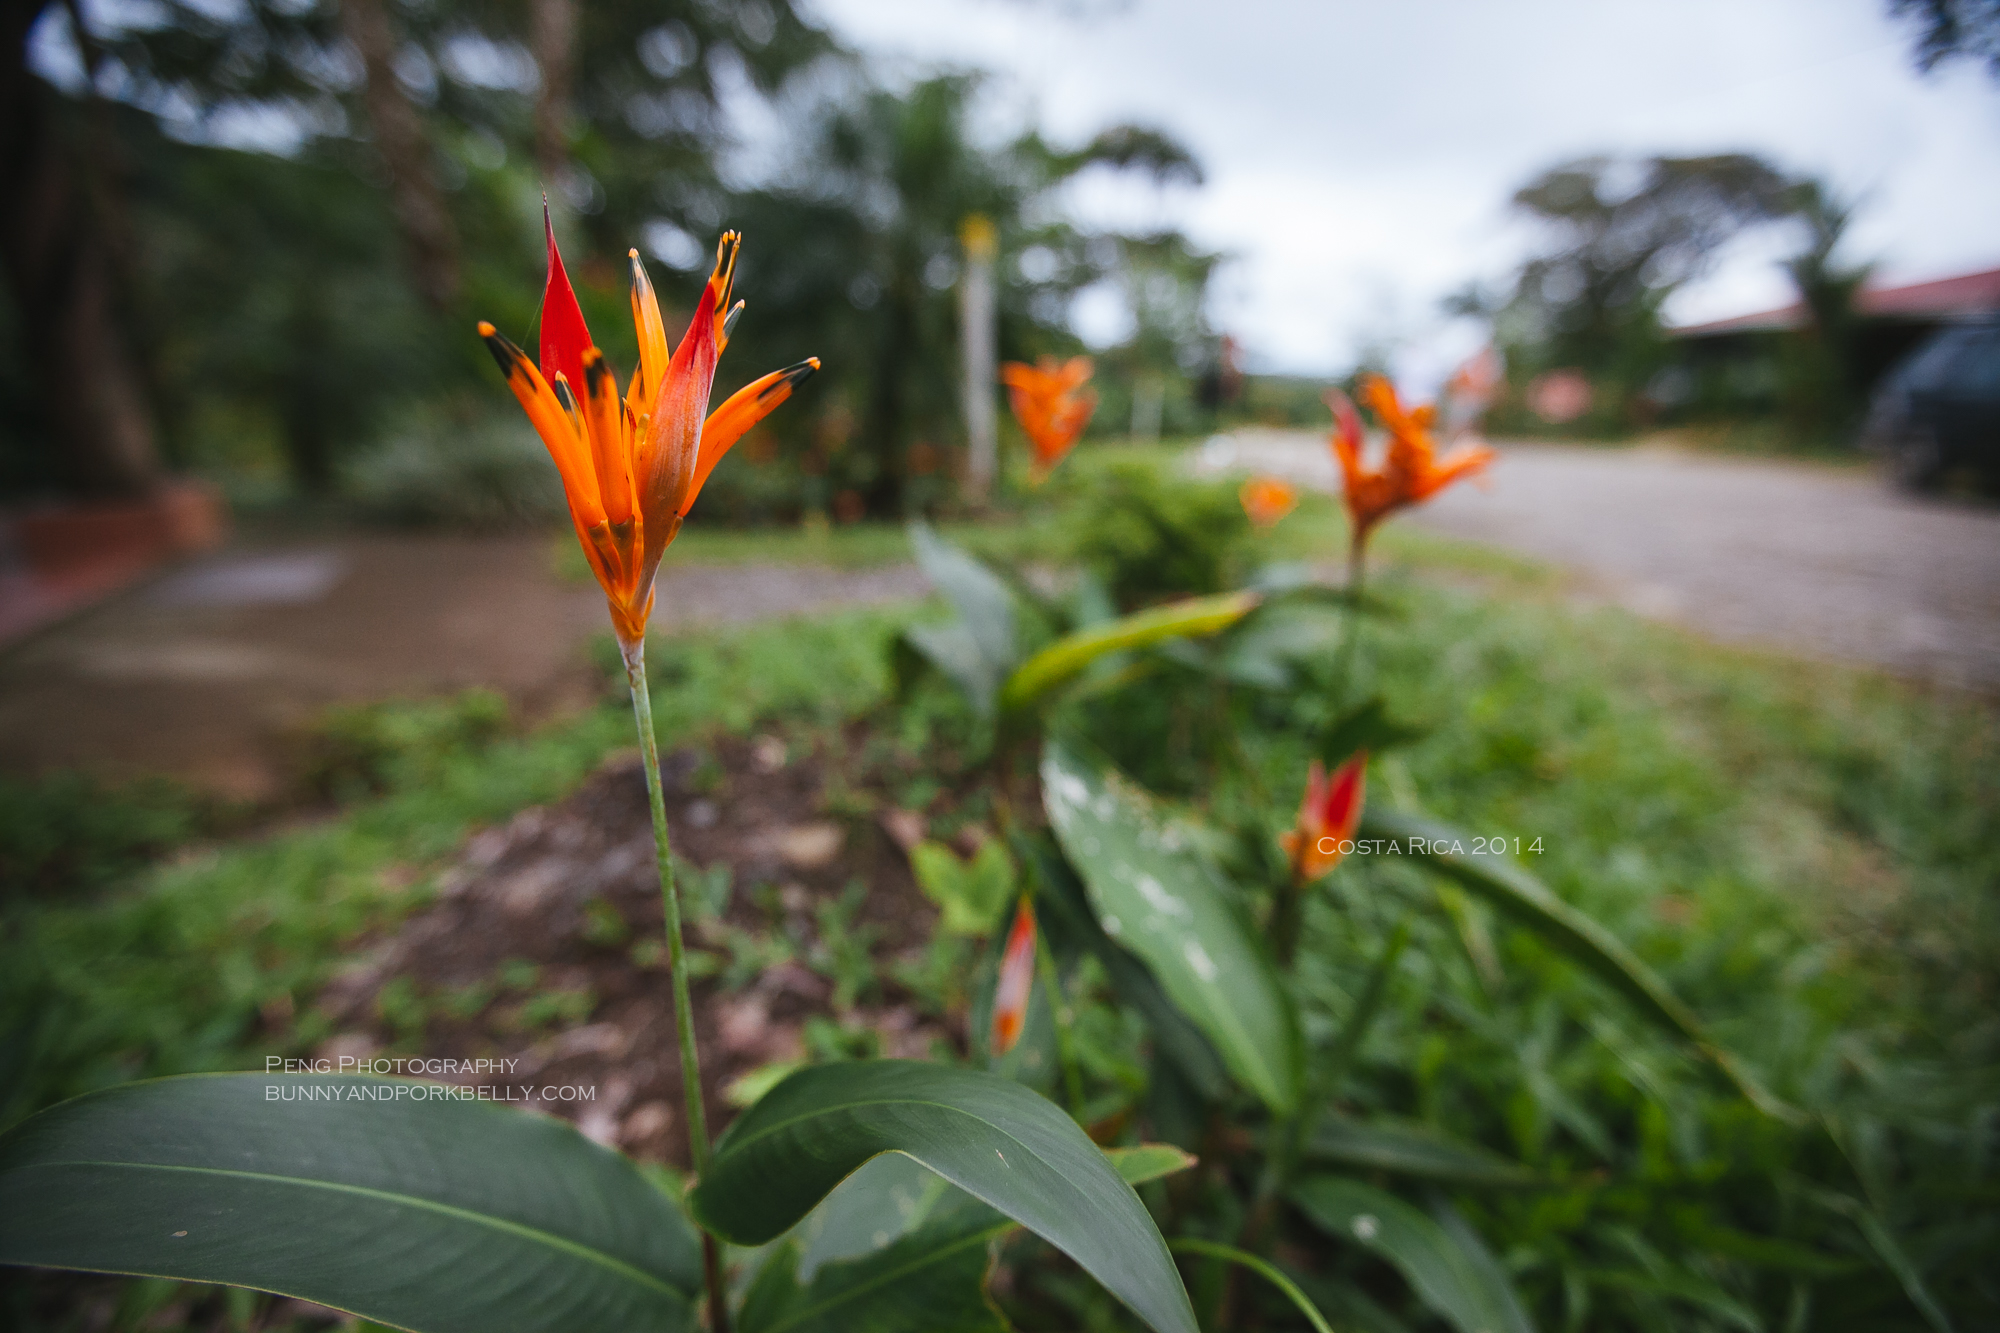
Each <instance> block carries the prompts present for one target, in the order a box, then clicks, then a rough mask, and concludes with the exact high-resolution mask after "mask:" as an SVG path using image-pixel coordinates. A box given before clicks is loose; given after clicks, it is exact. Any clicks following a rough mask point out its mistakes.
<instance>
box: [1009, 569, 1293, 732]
mask: <svg viewBox="0 0 2000 1333" xmlns="http://www.w3.org/2000/svg"><path fill="white" fill-rule="evenodd" d="M1257 600H1258V598H1257V594H1256V593H1252V592H1231V593H1221V594H1219V595H1217V596H1214V597H1195V598H1190V599H1188V600H1187V601H1182V602H1174V603H1171V604H1169V605H1167V606H1156V607H1152V608H1151V609H1149V610H1145V611H1139V612H1135V613H1134V614H1132V615H1129V616H1125V617H1122V618H1121V619H1118V620H1114V621H1112V622H1110V623H1109V624H1105V625H1092V626H1090V627H1089V628H1087V629H1080V630H1078V631H1076V632H1075V633H1074V634H1068V635H1065V636H1063V637H1062V638H1060V639H1057V640H1056V641H1055V642H1054V643H1052V644H1050V645H1049V646H1048V647H1046V648H1044V649H1042V650H1041V651H1040V652H1038V653H1036V654H1035V655H1034V656H1033V657H1030V658H1029V659H1028V660H1027V661H1025V662H1023V663H1022V664H1021V665H1020V666H1019V667H1018V668H1017V669H1016V670H1015V671H1014V673H1013V674H1012V675H1011V676H1009V677H1008V678H1007V683H1006V684H1005V685H1003V686H1001V687H1000V707H1001V708H1002V709H1003V710H1005V711H1007V712H1010V713H1012V712H1018V711H1020V710H1021V709H1024V708H1028V707H1030V706H1032V705H1034V704H1035V703H1037V702H1039V701H1040V700H1041V699H1043V698H1044V697H1046V696H1047V695H1048V694H1049V692H1050V691H1051V690H1054V689H1055V688H1056V687H1057V686H1059V685H1062V684H1063V683H1064V682H1066V681H1068V680H1071V679H1073V678H1074V677H1075V676H1076V675H1077V674H1078V673H1080V672H1081V671H1083V669H1084V668H1085V667H1087V666H1089V665H1090V664H1091V663H1092V662H1095V661H1096V660H1097V659H1098V658H1100V657H1103V656H1105V655H1106V654H1108V653H1117V652H1126V651H1128V650H1130V649H1133V648H1144V647H1146V646H1147V645H1149V644H1154V643H1158V642H1160V641H1161V640H1162V639H1174V638H1182V637H1199V636H1201V635H1204V634H1213V633H1215V632H1216V631H1217V630H1220V629H1223V628H1225V627H1227V626H1229V625H1232V624H1234V623H1235V622H1236V621H1237V620H1239V619H1240V618H1242V617H1243V616H1244V615H1245V614H1246V613H1247V612H1248V611H1249V610H1250V609H1251V608H1252V607H1254V606H1256V605H1257Z"/></svg>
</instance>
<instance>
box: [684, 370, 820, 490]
mask: <svg viewBox="0 0 2000 1333" xmlns="http://www.w3.org/2000/svg"><path fill="white" fill-rule="evenodd" d="M818 369H819V358H818V357H816V356H811V357H807V358H806V359H805V360H803V361H801V362H799V363H798V364H797V365H796V366H787V367H786V368H785V369H783V370H774V371H772V372H771V373H770V374H768V375H766V376H764V378H762V379H760V380H752V381H751V382H750V383H748V384H746V385H744V386H743V387H742V388H740V389H738V390H737V391H736V392H735V393H733V394H731V395H730V396H729V401H728V402H726V403H724V404H723V405H722V406H721V407H718V408H716V409H715V411H713V412H711V413H710V414H709V417H708V420H707V421H706V422H704V423H703V425H702V428H701V452H700V455H699V456H698V457H697V458H696V460H695V465H694V481H693V482H692V483H691V484H690V485H689V486H688V492H687V498H686V499H684V500H682V501H681V508H680V512H681V514H682V516H683V517H685V516H686V514H687V512H688V510H690V509H692V508H693V507H694V502H695V497H697V496H699V495H700V494H701V488H702V486H703V485H704V484H705V483H706V482H707V481H708V474H709V473H711V472H713V471H715V465H716V464H717V463H720V462H721V461H722V456H723V455H724V454H726V453H728V452H729V447H730V446H731V445H733V444H735V443H736V442H737V441H738V440H740V439H742V438H743V432H745V431H747V430H749V429H750V428H751V427H752V426H754V425H756V424H757V423H758V422H760V421H762V420H763V419H764V418H765V417H767V416H769V415H770V414H771V412H772V410H773V409H775V408H776V407H777V406H778V404H779V403H782V402H784V401H785V400H786V399H787V398H790V397H791V396H792V390H793V389H796V388H797V387H798V386H799V385H801V384H803V383H805V382H806V381H807V380H808V379H810V378H812V374H813V372H814V371H816V370H818Z"/></svg>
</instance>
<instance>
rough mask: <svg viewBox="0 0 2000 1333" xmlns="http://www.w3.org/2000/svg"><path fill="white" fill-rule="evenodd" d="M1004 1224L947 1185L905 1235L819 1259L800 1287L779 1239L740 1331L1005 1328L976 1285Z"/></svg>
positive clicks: (973, 1332)
mask: <svg viewBox="0 0 2000 1333" xmlns="http://www.w3.org/2000/svg"><path fill="white" fill-rule="evenodd" d="M1013 1225H1014V1224H1013V1223H1012V1222H1010V1221H1009V1220H1008V1219H1007V1218H1005V1217H1003V1216H1002V1215H1001V1214H999V1213H997V1212H995V1211H994V1210H993V1209H991V1208H988V1207H987V1206H986V1205H985V1204H983V1203H980V1202H978V1201H977V1200H976V1199H973V1198H971V1197H970V1196H968V1195H966V1194H964V1193H963V1192H962V1191H959V1190H951V1191H950V1197H947V1198H946V1199H945V1200H944V1201H942V1202H941V1203H940V1204H939V1205H938V1207H937V1208H936V1209H934V1210H933V1212H932V1215H931V1216H930V1217H928V1218H926V1219H925V1220H924V1221H923V1222H922V1223H921V1224H919V1225H918V1226H917V1227H915V1228H914V1229H912V1230H911V1231H909V1232H908V1233H906V1234H904V1235H902V1236H900V1237H898V1238H897V1239H895V1240H893V1241H891V1242H890V1243H889V1244H887V1245H885V1246H883V1247H882V1248H880V1249H877V1250H874V1251H872V1252H870V1253H867V1254H864V1255H862V1256H860V1257H858V1258H851V1259H840V1260H833V1261H829V1262H827V1263H823V1264H821V1265H820V1266H819V1269H818V1271H817V1272H815V1273H814V1274H813V1275H812V1279H811V1281H810V1283H809V1284H806V1285H800V1283H799V1281H798V1278H797V1275H796V1270H795V1265H796V1263H797V1253H796V1251H795V1250H794V1249H793V1248H792V1247H791V1246H790V1245H786V1246H784V1247H783V1248H781V1249H780V1250H779V1252H778V1253H777V1254H776V1255H774V1256H773V1257H772V1259H771V1260H770V1261H768V1262H767V1263H766V1264H765V1266H764V1269H763V1270H762V1271H760V1272H759V1273H758V1275H757V1280H756V1282H755V1283H753V1284H752V1287H751V1290H750V1293H749V1295H748V1296H747V1297H746V1299H745V1301H744V1305H743V1312H742V1316H741V1318H740V1320H739V1321H738V1323H739V1327H740V1329H741V1333H1006V1329H1007V1323H1006V1321H1005V1320H1003V1319H1002V1318H1001V1317H1000V1316H999V1314H998V1313H997V1312H996V1311H995V1310H994V1309H993V1307H992V1306H991V1305H990V1304H989V1303H988V1302H987V1300H986V1293H985V1283H986V1274H987V1270H988V1269H990V1268H991V1267H992V1263H993V1242H994V1241H995V1240H997V1239H999V1237H1000V1236H1001V1235H1003V1234H1004V1233H1006V1232H1007V1231H1008V1230H1009V1229H1010V1228H1012V1226H1013Z"/></svg>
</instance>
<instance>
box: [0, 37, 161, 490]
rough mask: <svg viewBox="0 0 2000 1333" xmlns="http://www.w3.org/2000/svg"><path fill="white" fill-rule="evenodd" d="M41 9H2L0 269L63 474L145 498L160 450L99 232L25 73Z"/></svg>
mask: <svg viewBox="0 0 2000 1333" xmlns="http://www.w3.org/2000/svg"><path fill="white" fill-rule="evenodd" d="M45 7H46V6H45V5H44V4H41V3H35V2H34V0H27V2H25V3H12V4H7V5H6V6H5V7H4V9H0V40H4V41H5V42H6V57H5V60H4V62H0V180H5V181H6V182H8V188H7V189H6V190H5V191H4V192H0V195H4V200H5V202H4V204H0V262H3V263H4V267H5V269H6V273H7V280H8V286H9V288H10V289H11V291H12V294H13V297H14V303H15V309H16V311H17V313H18V317H19V321H20V328H21V331H22V338H21V343H22V347H23V350H24V351H25V353H26V354H27V356H28V357H29V358H30V363H31V367H32V372H33V375H34V381H35V383H36V384H37V385H38V386H39V387H40V389H41V394H40V399H41V402H42V404H43V407H44V411H45V412H46V414H47V416H46V421H47V427H48V432H49V436H50V441H51V444H52V445H53V447H54V448H55V449H57V450H58V451H60V453H61V463H60V468H59V470H60V472H61V473H62V475H63V476H64V477H65V479H66V481H67V483H68V484H69V485H70V486H71V487H73V488H74V489H76V490H77V491H78V492H81V493H84V494H94V495H137V494H143V493H144V492H146V491H149V490H151V489H152V488H153V487H154V486H156V485H157V484H158V483H159V481H160V480H161V471H160V457H159V449H158V446H157V444H156V442H155V439H154V432H153V421H152V413H151V410H150V406H149V403H148V401H147V395H146V392H145V389H144V387H143V385H142V382H141V380H140V379H139V377H138V375H137V374H136V373H135V371H134V366H133V360H132V356H131V353H130V351H129V350H128V349H127V348H126V346H125V345H124V341H123V338H122V336H121V334H120V331H119V327H118V318H117V302H116V300H115V291H116V284H115V282H114V280H113V265H112V262H111V255H110V253H109V251H108V248H107V243H106V238H105V236H104V232H103V228H102V225H101V222H102V220H101V219H100V218H98V217H97V216H95V214H94V212H93V210H92V208H91V207H90V197H89V191H88V190H87V189H86V188H85V183H84V182H83V181H81V180H80V179H78V177H77V174H76V172H75V171H74V170H72V168H71V165H70V163H71V159H72V158H73V157H74V156H75V154H74V153H73V152H72V151H71V149H70V147H69V145H67V144H65V143H64V142H63V135H62V133H61V125H60V122H59V113H60V110H61V107H60V99H59V97H58V95H57V94H56V93H55V91H54V90H53V89H51V88H49V87H48V86H47V85H45V84H44V83H42V81H41V80H40V79H38V78H36V77H35V75H34V74H33V73H32V72H31V71H30V70H29V69H28V63H27V37H28V32H29V30H30V29H31V28H32V27H33V26H34V23H35V20H36V19H37V18H38V17H39V16H40V14H41V12H42V10H43V9H44V8H45Z"/></svg>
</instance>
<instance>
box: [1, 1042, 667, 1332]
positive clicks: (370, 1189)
mask: <svg viewBox="0 0 2000 1333" xmlns="http://www.w3.org/2000/svg"><path fill="white" fill-rule="evenodd" d="M267 1090H270V1091H267ZM440 1091H442V1088H441V1085H437V1084H427V1083H415V1082H406V1081H403V1080H399V1079H378V1078H364V1077H358V1076H325V1075H309V1076H303V1077H301V1076H277V1075H263V1074H201V1075H191V1076H188V1077H183V1078H169V1079H159V1080H155V1081H152V1082H147V1083H133V1084H127V1085H126V1086H124V1087H119V1088H112V1089H110V1090H108V1091H105V1092H97V1093H91V1094H89V1095H88V1096H84V1097H79V1098H76V1099H75V1100H73V1101H68V1102H64V1103H63V1104H62V1105H60V1106H57V1107H54V1108H52V1109H50V1110H48V1111H45V1112H43V1113H42V1114H41V1115H38V1116H36V1117H34V1118H33V1119H31V1120H28V1121H25V1122H23V1123H22V1124H20V1125H17V1126H16V1127H15V1128H14V1129H12V1130H10V1131H9V1132H8V1133H7V1134H6V1135H4V1136H0V1262H4V1263H12V1264H35V1265H40V1266H44V1267H51V1268H76V1269H89V1270H97V1271H102V1272H113V1273H132V1274H142V1275H148V1276H158V1277H173V1278H180V1279H182V1280H185V1281H191V1282H222V1283H228V1284H231V1285H234V1286H242V1287H256V1288H259V1289H261V1290H264V1291H274V1292H280V1293H282V1294H285V1295H288V1296H297V1297H300V1298H302V1299H304V1300H309V1301H314V1302H317V1303H318V1304H321V1305H328V1306H332V1307H334V1308H336V1309H340V1310H347V1311H350V1312H352V1313H354V1314H358V1315H360V1316H362V1317H363V1318H366V1319H371V1320H376V1321H378V1322H381V1323H385V1324H394V1325H397V1326H399V1327H402V1328H408V1329H417V1330H422V1331H423V1333H461V1331H462V1333H511V1331H513V1330H518V1331H519V1333H559V1331H561V1330H576V1331H577V1333H602V1330H604V1329H607V1328H621V1329H633V1330H639V1329H663V1330H679V1329H691V1328H692V1327H693V1326H694V1316H693V1307H692V1304H691V1302H692V1301H693V1299H694V1293H696V1292H697V1291H698V1290H699V1288H700V1285H701V1252H700V1246H699V1244H698V1242H697V1241H696V1238H695V1235H694V1233H693V1231H692V1229H691V1228H690V1227H689V1226H688V1223H687V1220H686V1219H685V1218H684V1217H683V1216H682V1215H681V1213H680V1211H679V1210H678V1209H677V1208H676V1207H675V1206H674V1204H673V1203H672V1201H670V1200H669V1199H668V1198H667V1197H666V1196H665V1195H664V1194H662V1193H661V1192H660V1191H659V1190H657V1189H655V1188H654V1187H653V1186H651V1185H650V1184H648V1183H647V1182H646V1180H645V1178H644V1177H643V1176H641V1175H640V1174H639V1171H638V1170H637V1168H635V1167H634V1166H633V1165H632V1164H631V1163H630V1162H628V1161H626V1160H625V1159H624V1158H622V1157H620V1156H618V1154H616V1153H614V1152H611V1151H610V1150H608V1149H605V1148H600V1147H598V1146H597V1145H595V1144H593V1143H591V1142H590V1141H589V1140H588V1139H585V1138H584V1137H583V1136H582V1135H580V1134H578V1133H577V1132H576V1131H575V1130H574V1129H572V1128H570V1126H568V1125H566V1124H563V1123H561V1122H560V1121H556V1120H550V1119H547V1118H544V1117H539V1116H528V1115H522V1114H519V1113H518V1112H514V1111H509V1110H504V1109H502V1108H501V1107H499V1106H495V1105H493V1104H492V1103H487V1102H478V1101H458V1100H449V1101H439V1100H415V1098H418V1097H425V1098H428V1097H433V1096H435V1095H436V1094H437V1093H438V1092H440ZM274 1093H275V1095H277V1096H279V1097H286V1096H293V1097H296V1096H307V1097H311V1098H314V1099H315V1100H306V1101H298V1100H272V1099H271V1097H272V1095H273V1094H274Z"/></svg>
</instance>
